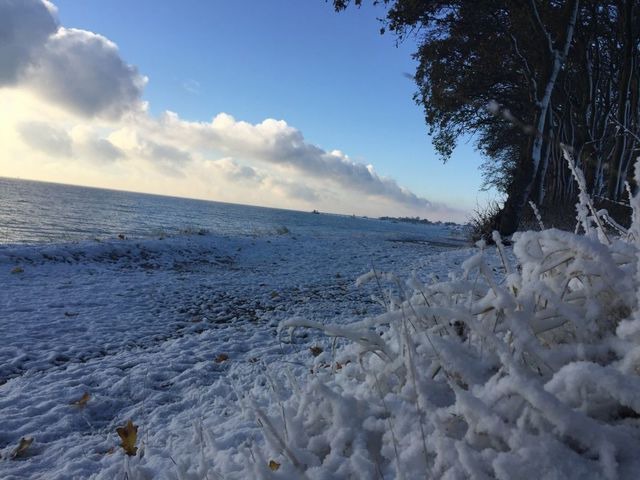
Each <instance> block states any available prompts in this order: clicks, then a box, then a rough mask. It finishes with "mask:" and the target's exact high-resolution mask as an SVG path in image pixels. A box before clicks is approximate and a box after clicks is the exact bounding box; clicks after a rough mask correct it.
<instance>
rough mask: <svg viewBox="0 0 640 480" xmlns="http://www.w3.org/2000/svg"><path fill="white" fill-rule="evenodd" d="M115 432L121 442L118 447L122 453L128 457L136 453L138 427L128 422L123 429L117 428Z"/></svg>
mask: <svg viewBox="0 0 640 480" xmlns="http://www.w3.org/2000/svg"><path fill="white" fill-rule="evenodd" d="M116 432H118V436H119V437H120V440H122V443H121V444H120V446H121V447H122V449H123V450H124V452H125V453H126V454H127V455H129V456H130V457H133V456H134V455H135V454H136V452H137V451H138V447H136V440H137V439H138V426H137V425H134V424H133V422H132V421H131V420H129V421H128V422H127V424H126V425H125V426H124V427H118V428H117V429H116Z"/></svg>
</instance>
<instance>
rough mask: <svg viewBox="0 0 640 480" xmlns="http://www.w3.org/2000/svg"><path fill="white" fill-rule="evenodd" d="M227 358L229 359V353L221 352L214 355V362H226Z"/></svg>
mask: <svg viewBox="0 0 640 480" xmlns="http://www.w3.org/2000/svg"><path fill="white" fill-rule="evenodd" d="M227 360H229V355H227V354H226V353H221V354H219V355H218V356H217V357H216V359H215V362H216V363H222V362H226V361H227Z"/></svg>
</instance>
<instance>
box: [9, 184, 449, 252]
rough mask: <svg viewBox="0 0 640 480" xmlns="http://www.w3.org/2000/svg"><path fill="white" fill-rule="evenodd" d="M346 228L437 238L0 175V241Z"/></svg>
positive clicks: (372, 224)
mask: <svg viewBox="0 0 640 480" xmlns="http://www.w3.org/2000/svg"><path fill="white" fill-rule="evenodd" d="M281 227H287V228H288V229H290V230H292V231H295V230H299V229H304V230H306V231H309V230H311V231H314V232H318V233H320V232H322V233H323V234H331V231H334V230H335V229H340V230H341V231H344V230H345V229H346V230H351V231H353V232H354V233H357V232H360V233H366V232H368V233H375V232H377V233H385V234H391V233H393V234H398V235H408V236H419V237H423V236H425V235H427V236H429V237H433V236H439V235H437V234H436V230H438V231H439V233H443V232H441V230H440V229H434V228H429V227H427V226H424V225H413V224H399V223H392V222H384V221H380V220H374V219H363V218H352V217H348V216H341V215H328V214H322V215H313V214H311V213H307V212H294V211H290V210H277V209H272V208H261V207H250V206H245V205H233V204H228V203H219V202H209V201H202V200H190V199H184V198H175V197H165V196H160V195H148V194H142V193H131V192H120V191H114V190H105V189H98V188H87V187H75V186H69V185H60V184H55V183H44V182H33V181H28V180H14V179H8V178H1V177H0V244H7V243H43V242H61V241H71V240H87V239H94V238H102V239H103V238H113V237H116V236H117V235H119V234H124V235H126V236H127V237H148V236H157V235H159V234H161V233H163V234H167V235H173V234H179V233H181V232H183V231H185V230H199V229H206V230H208V231H211V232H213V233H218V234H223V235H246V234H261V233H268V232H274V231H276V230H277V229H279V228H281Z"/></svg>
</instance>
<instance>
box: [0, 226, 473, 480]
mask: <svg viewBox="0 0 640 480" xmlns="http://www.w3.org/2000/svg"><path fill="white" fill-rule="evenodd" d="M429 228H430V230H429V234H428V235H427V237H426V238H423V239H420V240H421V241H420V242H416V241H415V239H408V240H410V241H407V239H404V238H399V237H397V236H394V235H392V234H387V235H383V234H381V233H377V234H375V235H368V234H366V233H362V234H361V235H360V236H359V237H358V238H354V237H353V233H345V234H343V235H342V236H341V235H339V234H337V233H336V232H335V231H334V232H331V234H327V235H324V236H322V235H319V234H318V232H317V231H315V232H313V234H311V233H309V232H306V231H304V230H301V231H299V232H296V231H293V232H289V233H286V234H280V235H276V234H273V233H271V234H265V235H262V236H216V235H212V234H207V235H198V234H193V235H183V236H174V237H166V238H156V239H142V240H141V239H136V240H128V239H126V240H120V239H113V240H106V241H87V242H75V243H58V244H46V245H4V246H0V285H1V286H2V288H0V306H1V307H0V308H2V310H1V312H2V314H1V317H0V335H1V337H2V340H3V341H2V343H1V344H0V418H2V421H1V422H0V455H1V456H2V459H0V477H1V478H6V479H18V478H34V479H35V478H46V479H68V478H105V479H106V478H109V479H112V478H125V475H128V478H130V479H134V478H218V477H216V475H220V477H219V478H251V477H252V476H256V477H257V476H262V475H264V476H269V475H273V474H275V473H277V474H278V475H279V476H284V477H286V476H287V475H288V474H291V475H293V476H296V475H298V474H299V473H300V472H299V470H296V468H298V469H299V468H301V467H296V462H293V461H292V459H293V458H298V457H299V460H297V462H299V463H298V464H299V465H308V464H309V462H311V463H312V464H313V463H314V462H315V464H316V467H317V468H320V465H319V464H318V461H317V460H314V459H313V456H312V455H310V454H305V453H304V452H303V451H302V450H301V449H300V448H295V449H294V448H293V447H292V450H291V452H292V454H291V456H290V457H287V455H286V449H285V450H283V451H284V452H285V453H284V454H283V455H284V456H283V455H280V456H278V457H277V458H275V457H270V458H268V459H267V458H265V459H264V461H259V460H258V458H260V455H263V453H262V451H261V449H262V448H263V447H264V446H265V445H268V444H271V443H273V442H275V444H276V445H277V444H278V440H277V438H278V434H277V433H274V434H273V435H271V437H272V438H271V440H270V443H269V442H267V443H265V440H264V439H263V435H264V434H265V431H267V428H266V426H267V425H269V424H270V423H271V424H273V429H274V432H278V431H281V428H282V425H281V422H280V421H279V420H273V418H272V414H273V411H274V406H273V405H276V407H275V409H276V411H277V410H281V409H280V407H279V406H278V405H283V402H284V401H285V400H286V399H287V398H288V397H289V395H290V393H291V389H292V385H294V386H295V385H299V388H300V389H303V388H307V387H306V384H307V382H308V381H311V382H312V383H313V379H314V378H317V377H318V376H321V375H324V374H325V372H324V371H325V370H333V371H335V369H336V366H335V364H334V365H333V367H327V365H328V364H330V363H331V362H332V360H331V358H332V357H331V356H332V353H331V352H332V351H333V349H334V348H337V347H338V346H340V345H342V344H344V343H345V342H344V341H342V340H341V341H339V342H338V344H337V345H336V344H334V341H333V339H331V338H328V337H326V336H325V335H323V334H321V333H319V332H313V331H308V332H305V333H303V334H302V335H298V336H297V338H296V343H295V344H288V343H285V342H283V341H282V340H281V339H280V338H279V336H278V328H277V327H278V325H279V323H280V322H282V321H285V320H288V319H291V318H303V319H306V321H308V322H317V323H318V324H324V323H328V322H337V323H339V324H341V325H342V324H344V325H347V324H349V323H352V322H354V321H356V320H361V319H363V318H365V317H371V316H372V315H376V314H380V313H383V312H384V308H383V306H381V305H380V304H379V303H377V302H376V301H374V300H373V299H372V298H371V297H372V296H380V292H379V291H378V286H377V285H376V284H375V282H373V283H370V284H368V285H364V286H359V287H356V285H355V281H356V279H357V278H358V277H359V276H360V275H362V274H363V273H365V272H367V271H369V270H371V269H372V268H373V269H375V270H376V271H380V272H382V271H412V270H417V271H419V272H421V273H420V274H418V275H417V277H418V278H420V279H421V280H422V281H426V278H427V275H430V274H437V275H440V276H444V277H446V274H447V272H448V270H449V269H450V267H451V265H454V264H456V263H457V264H460V263H461V262H462V260H463V259H464V258H465V257H466V256H468V255H469V250H468V249H465V248H459V247H460V244H461V243H460V242H459V241H456V240H452V239H451V236H452V235H454V234H455V233H456V232H451V231H449V230H448V229H447V228H444V227H429ZM430 239H431V240H432V242H431V240H430ZM430 242H431V243H430ZM18 266H19V267H20V268H21V270H22V271H20V272H15V267H18ZM416 281H417V280H416ZM339 333H340V332H339ZM310 347H319V348H321V349H322V350H323V352H322V353H321V354H320V355H318V356H317V357H314V356H313V354H312V353H311V352H310ZM221 354H224V355H226V356H228V359H227V360H222V361H216V358H217V357H218V356H219V355H221ZM221 358H222V357H221ZM319 362H320V363H319ZM322 362H324V365H322V366H318V365H320V364H321V363H322ZM350 367H352V365H350V364H346V365H344V366H341V369H342V370H344V371H348V370H349V369H350ZM312 369H313V372H314V373H311V370H312ZM315 388H317V389H324V390H322V391H323V392H325V393H326V387H324V386H323V385H322V382H318V383H316V386H315ZM85 392H88V393H89V395H90V399H89V401H88V402H87V403H86V405H85V406H76V405H71V404H72V403H73V402H74V401H77V400H78V399H80V398H81V397H82V395H83V394H84V393H85ZM335 407H336V408H337V409H339V408H342V407H341V403H340V402H338V403H336V404H335ZM261 411H264V413H263V416H262V417H259V418H258V420H260V419H261V421H260V423H262V425H263V427H265V428H261V427H260V426H259V424H258V423H257V422H256V416H255V415H256V412H261ZM336 412H337V410H336ZM341 412H342V413H341V416H340V417H339V419H338V420H336V421H335V422H334V425H335V429H336V431H340V432H342V434H343V435H346V436H345V437H340V436H339V435H337V436H336V438H335V439H334V442H342V443H343V444H346V443H349V445H353V447H352V448H354V449H355V450H354V452H355V453H354V455H352V458H351V459H350V460H349V462H351V464H352V466H351V467H349V466H347V465H346V464H345V465H342V463H341V462H342V461H343V460H342V457H341V456H338V457H336V458H335V459H333V460H332V461H333V462H334V464H335V468H333V467H332V470H335V472H336V475H338V476H340V475H343V474H344V475H343V476H348V475H347V474H346V473H345V472H347V471H351V470H349V469H350V468H352V469H356V470H357V471H361V472H363V475H365V473H364V472H373V470H372V468H373V466H372V464H371V461H370V460H369V459H368V458H367V457H366V455H364V454H362V455H358V454H357V452H358V448H360V449H365V450H366V442H367V441H368V440H367V438H368V437H367V435H365V434H364V433H363V434H356V432H348V431H346V430H344V428H343V427H341V426H340V422H342V421H347V420H348V419H349V417H350V416H351V413H350V409H346V410H345V409H344V408H342V410H341ZM292 415H293V413H292ZM269 418H271V420H268V419H269ZM128 419H132V420H133V422H134V423H135V424H136V425H138V426H139V432H138V435H139V442H138V446H139V447H141V448H140V451H141V453H142V457H140V456H138V457H127V456H126V455H125V454H124V453H123V451H122V449H121V448H120V447H119V439H118V437H117V435H116V428H117V427H119V426H122V425H124V424H125V423H126V421H127V420H128ZM340 419H342V420H340ZM371 421H372V422H373V423H372V428H378V429H379V428H380V425H379V422H377V421H375V419H373V418H372V419H371ZM376 425H378V426H377V427H376ZM291 428H293V426H292V427H291ZM289 435H291V436H293V435H295V436H296V437H297V436H300V437H303V436H304V433H303V432H302V430H301V431H297V432H293V431H291V432H289ZM353 435H355V437H353V438H352V436H353ZM268 436H269V435H268V434H267V437H268ZM25 437H33V438H34V442H33V444H32V445H31V446H30V447H29V448H28V449H27V451H26V452H25V454H24V455H21V458H16V459H10V456H11V453H12V452H13V451H14V449H15V448H16V447H17V445H18V443H19V441H20V439H21V438H25ZM310 441H311V442H312V443H314V442H316V443H317V442H318V441H320V440H319V439H313V438H311V439H310ZM354 442H355V443H354ZM363 442H364V443H363ZM356 444H357V445H360V447H357V446H356ZM277 448H279V449H281V448H280V447H277ZM281 450H282V449H281ZM272 458H275V460H277V461H278V462H279V463H281V465H282V466H281V467H280V469H279V470H278V472H273V471H271V470H270V469H269V468H268V467H267V465H268V463H269V460H271V459H272ZM323 468H324V467H323ZM292 469H293V470H292ZM321 470H322V469H321V468H320V470H318V471H319V472H320V471H321ZM248 471H251V472H252V473H251V474H249V473H247V472H248ZM205 472H207V473H206V475H208V477H207V476H206V475H205ZM288 472H289V473H288ZM292 472H293V473H292ZM340 472H343V473H342V474H341V473H340ZM309 475H311V474H309ZM318 475H319V477H318ZM322 475H323V474H321V473H318V474H317V475H311V476H312V477H314V478H321V477H322ZM324 476H325V478H328V477H326V474H324ZM365 476H367V475H365ZM284 477H283V478H284Z"/></svg>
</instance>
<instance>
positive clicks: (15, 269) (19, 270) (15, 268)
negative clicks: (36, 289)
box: [11, 267, 24, 273]
mask: <svg viewBox="0 0 640 480" xmlns="http://www.w3.org/2000/svg"><path fill="white" fill-rule="evenodd" d="M11 273H24V268H22V267H13V269H12V270H11Z"/></svg>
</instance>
